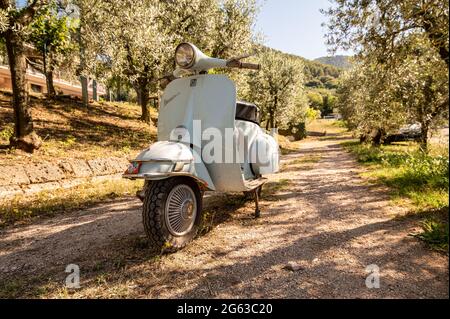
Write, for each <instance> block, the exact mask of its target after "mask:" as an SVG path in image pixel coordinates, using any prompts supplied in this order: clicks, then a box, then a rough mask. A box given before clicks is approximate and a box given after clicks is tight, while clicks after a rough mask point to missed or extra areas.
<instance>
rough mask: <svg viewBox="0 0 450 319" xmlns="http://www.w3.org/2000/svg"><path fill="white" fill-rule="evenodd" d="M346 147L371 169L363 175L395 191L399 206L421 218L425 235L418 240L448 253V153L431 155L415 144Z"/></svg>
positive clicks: (435, 150) (437, 149)
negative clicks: (405, 207)
mask: <svg viewBox="0 0 450 319" xmlns="http://www.w3.org/2000/svg"><path fill="white" fill-rule="evenodd" d="M342 145H343V146H344V147H345V148H346V149H347V150H349V151H350V152H352V153H353V154H355V155H356V157H357V160H358V161H359V162H360V163H362V164H364V165H367V166H369V167H370V170H368V171H367V172H365V173H363V175H364V176H365V177H367V178H369V180H371V181H373V182H380V183H382V184H384V185H387V186H388V187H389V188H390V189H391V190H392V198H393V200H394V201H395V202H396V203H397V204H402V205H408V206H409V207H410V208H411V213H412V214H413V215H414V216H419V217H420V218H421V219H422V221H421V223H420V224H421V227H422V232H421V233H419V234H415V236H416V237H417V238H419V239H421V240H423V241H424V242H425V243H427V244H428V245H429V246H430V247H431V248H433V249H436V250H440V251H447V250H448V232H449V226H448V206H449V204H448V200H449V197H448V183H449V180H448V173H449V157H448V151H446V150H443V149H442V148H441V147H434V148H432V149H431V150H430V153H429V154H424V153H422V152H420V151H419V149H418V146H417V145H416V144H414V143H398V144H394V145H387V146H381V147H371V146H369V145H364V144H360V143H358V142H345V143H342Z"/></svg>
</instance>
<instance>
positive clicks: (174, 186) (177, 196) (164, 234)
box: [142, 177, 202, 252]
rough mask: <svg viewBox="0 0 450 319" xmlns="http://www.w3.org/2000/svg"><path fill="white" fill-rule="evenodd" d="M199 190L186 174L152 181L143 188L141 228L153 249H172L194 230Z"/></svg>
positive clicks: (182, 244) (198, 212)
mask: <svg viewBox="0 0 450 319" xmlns="http://www.w3.org/2000/svg"><path fill="white" fill-rule="evenodd" d="M201 211H202V194H201V191H200V189H199V187H198V185H197V183H196V182H194V181H193V180H192V179H189V178H187V177H174V178H169V179H165V180H161V181H153V182H152V183H151V185H149V187H147V188H146V190H145V198H144V205H143V211H142V217H143V223H144V229H145V232H146V234H147V236H148V237H149V239H150V241H151V244H152V246H153V248H154V249H156V250H159V251H161V252H174V251H177V250H179V249H181V248H183V247H185V246H186V245H187V244H188V243H189V242H190V241H191V240H192V239H193V238H194V237H195V235H196V234H197V231H198V228H199V225H200V222H201Z"/></svg>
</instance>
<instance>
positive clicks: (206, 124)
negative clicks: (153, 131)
mask: <svg viewBox="0 0 450 319" xmlns="http://www.w3.org/2000/svg"><path fill="white" fill-rule="evenodd" d="M246 57H248V56H241V57H237V58H233V59H230V60H222V59H216V58H211V57H208V56H206V55H205V54H204V53H202V52H201V51H200V50H199V49H198V48H197V47H196V46H194V45H193V44H190V43H182V44H180V45H179V46H178V47H177V48H176V51H175V62H176V64H177V66H178V67H177V69H176V70H175V71H174V73H173V78H174V79H173V80H172V81H171V82H170V83H169V84H168V85H167V87H166V88H165V91H164V94H163V95H162V98H161V106H160V110H159V118H158V142H156V143H154V144H153V145H151V146H150V147H149V148H148V149H146V150H144V151H143V152H142V153H140V154H139V155H138V156H137V158H136V159H134V160H132V161H131V164H130V166H129V167H128V169H127V171H126V172H125V173H124V175H123V177H124V178H128V179H144V180H145V181H146V182H145V187H144V190H143V213H142V214H143V223H144V228H145V232H146V234H147V235H148V237H149V238H150V240H151V242H152V244H153V246H154V248H157V249H161V250H165V251H167V250H168V251H175V250H178V249H180V248H182V247H184V246H185V245H186V244H187V243H188V242H189V241H191V240H192V239H193V238H194V237H195V235H196V234H197V230H198V227H199V224H200V222H201V220H202V218H201V214H202V198H203V194H204V192H205V191H216V192H244V193H253V194H254V197H255V204H256V210H255V216H256V217H259V215H260V211H259V207H258V199H259V196H260V192H261V188H262V186H263V184H264V183H265V182H266V181H267V179H266V178H264V177H262V175H265V174H271V173H276V172H278V170H279V146H278V143H277V141H276V139H275V137H274V136H272V135H269V134H266V133H265V132H264V131H263V130H262V129H261V127H260V126H259V109H258V107H256V106H255V105H254V104H251V103H246V102H239V101H236V87H235V85H234V83H233V81H231V80H230V79H229V78H228V77H227V76H225V75H219V74H208V70H210V69H213V68H241V69H251V70H259V69H260V66H259V65H258V64H251V63H243V62H241V61H240V60H241V59H243V58H246Z"/></svg>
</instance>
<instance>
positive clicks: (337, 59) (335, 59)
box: [314, 55, 352, 69]
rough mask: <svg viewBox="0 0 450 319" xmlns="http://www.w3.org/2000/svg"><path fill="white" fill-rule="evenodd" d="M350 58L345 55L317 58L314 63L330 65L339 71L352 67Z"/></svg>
mask: <svg viewBox="0 0 450 319" xmlns="http://www.w3.org/2000/svg"><path fill="white" fill-rule="evenodd" d="M350 58H351V57H350V56H347V55H336V56H326V57H321V58H317V59H315V60H314V61H316V62H320V63H322V64H327V65H332V66H334V67H337V68H341V69H349V68H351V67H352V63H351V62H350Z"/></svg>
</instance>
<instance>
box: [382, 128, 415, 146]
mask: <svg viewBox="0 0 450 319" xmlns="http://www.w3.org/2000/svg"><path fill="white" fill-rule="evenodd" d="M421 137H422V127H421V125H420V124H418V123H416V124H408V125H405V126H402V127H401V128H400V129H399V130H398V131H397V132H395V133H392V134H388V135H387V136H386V138H385V139H384V144H391V143H393V142H403V141H416V142H418V141H419V140H420V138H421Z"/></svg>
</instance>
